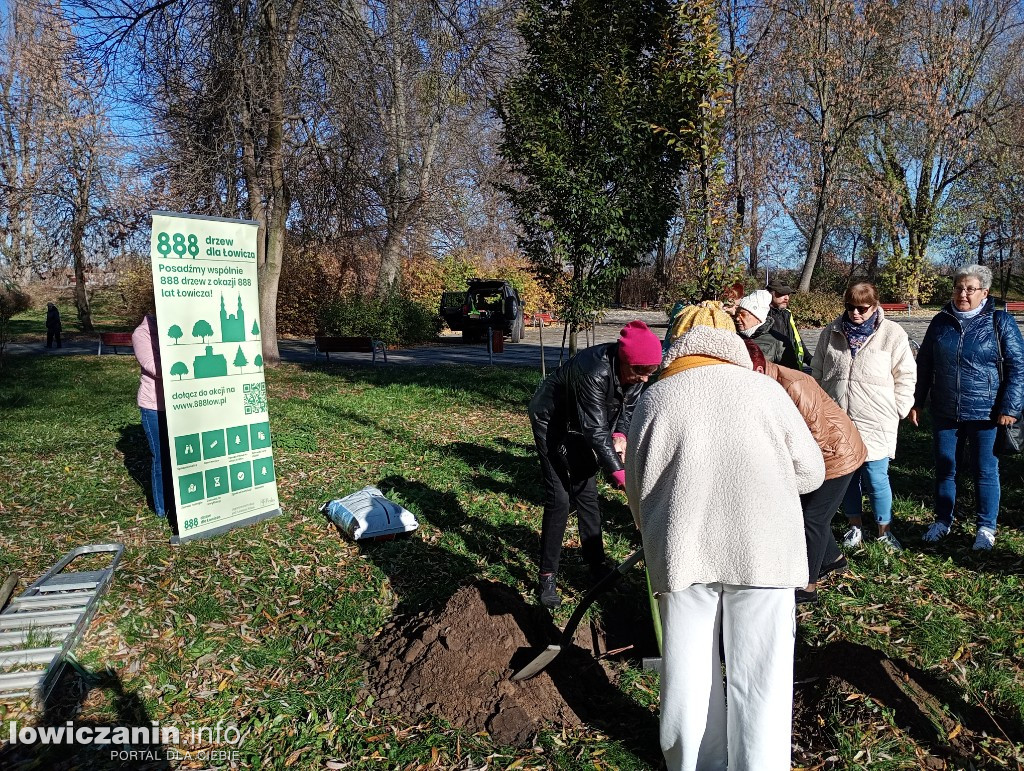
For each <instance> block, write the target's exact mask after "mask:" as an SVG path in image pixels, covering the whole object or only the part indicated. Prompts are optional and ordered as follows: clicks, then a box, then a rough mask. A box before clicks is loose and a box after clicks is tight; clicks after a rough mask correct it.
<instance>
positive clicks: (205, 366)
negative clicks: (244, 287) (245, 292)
mask: <svg viewBox="0 0 1024 771" xmlns="http://www.w3.org/2000/svg"><path fill="white" fill-rule="evenodd" d="M200 325H205V329H204V330H201V331H207V332H209V333H210V334H212V333H213V330H212V329H210V326H209V324H207V323H206V322H205V321H203V320H201V319H200V321H198V322H196V326H195V327H194V328H193V335H195V334H197V332H196V330H199V329H200ZM257 333H258V327H256V326H255V325H254V327H253V334H257ZM220 342H222V343H244V342H245V311H244V310H243V308H242V295H241V294H239V295H238V309H237V310H236V312H235V313H234V314H229V313H228V311H227V306H226V305H225V303H224V295H223V293H222V294H221V296H220ZM239 350H241V349H239ZM246 363H248V362H246ZM235 366H237V367H240V366H244V365H240V364H238V362H237V357H236V363H235ZM175 367H177V364H176V365H175ZM187 371H188V370H187V368H184V364H182V369H181V370H179V372H175V371H174V370H173V368H172V374H178V376H179V379H180V377H181V375H182V374H185V373H186V372H187ZM227 374H228V361H227V359H226V358H225V357H224V356H223V354H219V353H214V352H213V346H212V345H207V346H206V353H205V354H203V355H201V356H196V357H195V358H194V359H193V360H192V376H193V377H194V378H195V379H196V380H199V379H201V378H208V377H224V376H225V375H227Z"/></svg>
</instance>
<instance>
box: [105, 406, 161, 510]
mask: <svg viewBox="0 0 1024 771" xmlns="http://www.w3.org/2000/svg"><path fill="white" fill-rule="evenodd" d="M114 446H115V447H116V448H117V450H118V452H120V453H121V456H122V457H123V458H124V467H125V470H126V471H127V472H128V474H129V476H131V478H132V480H133V481H134V482H135V484H137V485H138V486H139V489H140V490H141V491H142V493H143V495H145V496H146V505H147V506H149V509H150V511H152V510H153V481H152V475H151V474H150V466H151V464H152V462H153V459H152V457H151V456H150V454H149V442H148V441H147V440H146V432H145V431H143V430H142V424H141V423H128V424H126V425H124V426H121V430H120V436H119V437H118V439H117V443H116V444H115V445H114Z"/></svg>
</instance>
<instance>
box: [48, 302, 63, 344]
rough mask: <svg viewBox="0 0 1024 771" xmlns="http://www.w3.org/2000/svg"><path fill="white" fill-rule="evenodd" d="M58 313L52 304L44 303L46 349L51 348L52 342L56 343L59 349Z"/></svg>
mask: <svg viewBox="0 0 1024 771" xmlns="http://www.w3.org/2000/svg"><path fill="white" fill-rule="evenodd" d="M60 332H61V324H60V311H59V310H57V306H56V305H54V304H53V303H46V347H47V348H50V347H52V346H53V343H54V341H56V342H57V347H58V348H60Z"/></svg>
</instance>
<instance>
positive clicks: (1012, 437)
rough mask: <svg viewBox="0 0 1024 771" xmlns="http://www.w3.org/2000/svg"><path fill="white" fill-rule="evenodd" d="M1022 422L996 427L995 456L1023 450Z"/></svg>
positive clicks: (998, 343)
mask: <svg viewBox="0 0 1024 771" xmlns="http://www.w3.org/2000/svg"><path fill="white" fill-rule="evenodd" d="M996 318H997V317H996V314H995V312H993V314H992V325H993V326H994V327H995V331H996V352H997V354H998V358H997V359H996V370H997V371H998V372H999V385H1000V387H1002V385H1003V382H1004V381H1003V344H1002V341H1001V340H1000V339H999V333H1000V329H999V322H998V321H997V320H996ZM1022 423H1024V421H1020V420H1018V421H1017V422H1016V423H1011V424H1010V425H1008V426H996V443H995V446H994V447H993V448H992V450H993V452H995V454H996V455H1016V454H1018V453H1019V452H1020V451H1021V450H1024V425H1022Z"/></svg>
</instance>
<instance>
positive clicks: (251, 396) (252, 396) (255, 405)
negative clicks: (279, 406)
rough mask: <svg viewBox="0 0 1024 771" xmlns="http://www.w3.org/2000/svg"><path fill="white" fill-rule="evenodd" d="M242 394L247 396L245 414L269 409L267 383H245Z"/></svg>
mask: <svg viewBox="0 0 1024 771" xmlns="http://www.w3.org/2000/svg"><path fill="white" fill-rule="evenodd" d="M242 394H243V396H244V397H245V414H246V415H254V414H256V413H259V412H266V411H267V384H266V383H244V384H243V385H242Z"/></svg>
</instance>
